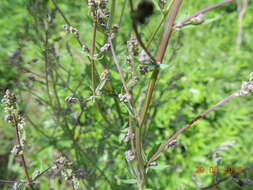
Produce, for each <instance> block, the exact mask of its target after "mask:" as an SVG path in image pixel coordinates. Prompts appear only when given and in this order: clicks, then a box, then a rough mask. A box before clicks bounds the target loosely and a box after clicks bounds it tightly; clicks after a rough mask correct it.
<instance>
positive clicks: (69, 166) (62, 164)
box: [51, 157, 80, 190]
mask: <svg viewBox="0 0 253 190" xmlns="http://www.w3.org/2000/svg"><path fill="white" fill-rule="evenodd" d="M51 169H52V170H53V171H61V175H62V177H63V178H64V179H65V180H66V181H69V182H70V183H71V184H72V186H73V189H75V190H78V189H80V188H79V182H78V176H77V174H78V173H80V171H78V172H76V171H75V170H74V163H73V162H71V161H68V160H67V159H66V158H65V157H60V158H59V159H57V160H56V161H55V163H54V165H53V166H52V168H51Z"/></svg>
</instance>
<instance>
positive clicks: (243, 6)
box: [236, 0, 248, 50]
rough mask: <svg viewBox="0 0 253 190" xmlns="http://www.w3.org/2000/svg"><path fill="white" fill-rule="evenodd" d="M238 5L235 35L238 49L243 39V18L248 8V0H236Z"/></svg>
mask: <svg viewBox="0 0 253 190" xmlns="http://www.w3.org/2000/svg"><path fill="white" fill-rule="evenodd" d="M237 7H238V21H237V23H238V24H237V28H238V31H237V37H236V49H237V50H239V49H240V48H241V43H242V40H243V18H244V15H245V13H246V10H247V8H248V0H240V1H237Z"/></svg>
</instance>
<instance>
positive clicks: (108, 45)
mask: <svg viewBox="0 0 253 190" xmlns="http://www.w3.org/2000/svg"><path fill="white" fill-rule="evenodd" d="M110 47H111V45H110V44H109V43H106V44H105V45H103V46H102V47H101V48H100V51H101V52H105V51H108V50H109V49H110Z"/></svg>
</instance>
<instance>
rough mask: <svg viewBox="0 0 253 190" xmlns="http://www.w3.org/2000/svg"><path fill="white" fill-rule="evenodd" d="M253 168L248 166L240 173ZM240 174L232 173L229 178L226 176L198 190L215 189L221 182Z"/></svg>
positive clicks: (250, 165)
mask: <svg viewBox="0 0 253 190" xmlns="http://www.w3.org/2000/svg"><path fill="white" fill-rule="evenodd" d="M252 166H253V164H249V165H248V167H246V168H244V169H243V170H242V171H243V172H242V173H245V172H246V171H247V170H249V169H250V168H251V167H252ZM240 174H241V172H235V173H232V174H231V175H230V176H227V177H224V178H221V179H219V180H217V181H216V182H214V183H212V184H210V185H208V186H206V187H202V188H200V190H207V189H212V188H215V187H216V186H218V185H219V184H220V183H222V182H225V181H227V180H229V179H232V178H235V177H237V176H238V175H240Z"/></svg>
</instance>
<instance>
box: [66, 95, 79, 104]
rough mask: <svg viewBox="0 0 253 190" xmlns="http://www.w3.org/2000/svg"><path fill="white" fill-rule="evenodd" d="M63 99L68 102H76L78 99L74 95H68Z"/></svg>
mask: <svg viewBox="0 0 253 190" xmlns="http://www.w3.org/2000/svg"><path fill="white" fill-rule="evenodd" d="M65 101H66V102H68V103H76V102H78V101H79V99H78V98H76V97H74V96H68V97H66V98H65Z"/></svg>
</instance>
